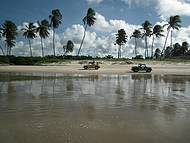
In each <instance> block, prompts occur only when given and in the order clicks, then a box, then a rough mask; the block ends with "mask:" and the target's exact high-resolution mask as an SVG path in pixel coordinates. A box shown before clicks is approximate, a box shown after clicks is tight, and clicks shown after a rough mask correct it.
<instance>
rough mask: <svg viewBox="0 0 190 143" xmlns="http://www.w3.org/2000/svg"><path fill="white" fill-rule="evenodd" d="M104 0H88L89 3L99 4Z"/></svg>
mask: <svg viewBox="0 0 190 143" xmlns="http://www.w3.org/2000/svg"><path fill="white" fill-rule="evenodd" d="M102 1H103V0H87V2H88V3H89V4H99V3H101V2H102Z"/></svg>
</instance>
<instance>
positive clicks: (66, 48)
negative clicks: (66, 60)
mask: <svg viewBox="0 0 190 143" xmlns="http://www.w3.org/2000/svg"><path fill="white" fill-rule="evenodd" d="M63 50H64V55H65V54H67V53H69V52H70V53H72V52H73V50H74V43H73V42H72V41H71V40H69V41H67V45H64V46H63Z"/></svg>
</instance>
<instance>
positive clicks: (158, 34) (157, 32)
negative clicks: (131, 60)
mask: <svg viewBox="0 0 190 143" xmlns="http://www.w3.org/2000/svg"><path fill="white" fill-rule="evenodd" d="M163 32H164V30H163V28H162V26H160V25H155V26H154V28H153V31H152V34H151V35H152V37H153V39H152V49H151V57H152V58H153V54H154V39H155V36H156V37H157V38H160V37H161V36H164V35H163V34H162V33H163Z"/></svg>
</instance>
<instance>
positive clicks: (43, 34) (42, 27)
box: [37, 19, 49, 57]
mask: <svg viewBox="0 0 190 143" xmlns="http://www.w3.org/2000/svg"><path fill="white" fill-rule="evenodd" d="M48 30H49V22H48V21H47V20H46V19H44V20H42V21H41V22H39V21H38V27H37V32H38V33H39V36H40V38H41V46H42V57H44V48H43V41H42V39H45V38H47V37H48V36H49V31H48Z"/></svg>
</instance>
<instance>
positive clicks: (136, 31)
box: [131, 29, 142, 56]
mask: <svg viewBox="0 0 190 143" xmlns="http://www.w3.org/2000/svg"><path fill="white" fill-rule="evenodd" d="M141 36H142V35H141V31H140V30H137V29H136V30H135V31H134V32H133V35H132V36H131V38H132V37H134V38H135V56H137V39H139V38H141Z"/></svg>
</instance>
